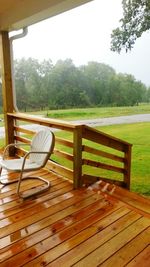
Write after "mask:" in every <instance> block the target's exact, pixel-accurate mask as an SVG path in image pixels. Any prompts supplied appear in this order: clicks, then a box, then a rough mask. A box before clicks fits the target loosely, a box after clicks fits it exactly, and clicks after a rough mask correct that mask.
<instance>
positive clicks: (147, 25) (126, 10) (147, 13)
mask: <svg viewBox="0 0 150 267" xmlns="http://www.w3.org/2000/svg"><path fill="white" fill-rule="evenodd" d="M122 7H123V18H122V19H121V20H120V23H121V26H120V28H119V27H118V28H116V29H114V30H113V32H112V35H111V38H112V40H111V50H112V51H117V52H119V53H120V51H121V49H122V48H125V50H126V52H127V51H128V50H131V49H132V47H133V45H134V44H135V41H136V39H137V38H139V37H141V35H142V33H143V32H145V31H148V30H149V29H150V0H122Z"/></svg>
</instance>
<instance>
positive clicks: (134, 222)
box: [0, 170, 150, 267]
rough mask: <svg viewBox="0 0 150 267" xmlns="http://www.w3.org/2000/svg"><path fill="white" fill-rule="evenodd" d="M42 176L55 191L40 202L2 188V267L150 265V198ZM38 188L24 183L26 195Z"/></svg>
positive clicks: (46, 174)
mask: <svg viewBox="0 0 150 267" xmlns="http://www.w3.org/2000/svg"><path fill="white" fill-rule="evenodd" d="M39 173H40V175H42V176H44V177H46V178H47V179H49V180H50V181H51V188H50V190H49V191H47V192H45V193H43V194H41V195H37V196H36V197H34V198H30V199H27V200H25V201H23V200H21V199H18V197H17V195H16V185H15V184H11V185H9V186H5V187H3V186H2V185H1V186H0V188H1V194H0V203H1V205H0V238H1V242H0V266H7V267H8V266H14V267H17V266H32V267H33V266H57V267H58V266H64V267H68V266H82V267H84V266H86V267H87V266H90V267H91V266H92V267H94V266H103V267H108V266H115V267H117V266H118V267H120V266H128V267H131V266H132V267H133V266H144V267H145V266H150V201H149V200H148V199H146V198H142V197H140V196H138V195H136V194H134V193H129V192H128V191H125V190H124V189H122V188H119V187H117V186H113V185H109V184H106V183H104V182H99V183H97V184H94V185H93V186H91V187H89V188H82V189H78V190H73V186H72V183H70V182H69V181H67V180H65V179H63V178H62V177H60V176H57V175H56V174H55V173H51V172H49V171H47V170H42V171H39ZM3 178H6V179H7V173H4V174H3ZM9 178H10V179H11V176H10V177H9ZM38 184H40V183H39V182H37V181H36V185H38ZM34 186H35V181H32V180H30V181H24V183H23V187H22V190H27V189H29V188H30V187H34Z"/></svg>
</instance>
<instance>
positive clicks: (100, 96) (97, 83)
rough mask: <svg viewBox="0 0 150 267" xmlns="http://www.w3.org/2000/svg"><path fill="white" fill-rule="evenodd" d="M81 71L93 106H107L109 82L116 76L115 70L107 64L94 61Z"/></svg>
mask: <svg viewBox="0 0 150 267" xmlns="http://www.w3.org/2000/svg"><path fill="white" fill-rule="evenodd" d="M81 71H82V73H83V75H84V78H85V81H86V87H85V89H86V92H87V95H88V96H89V99H90V102H91V104H92V105H104V104H106V102H107V101H108V99H107V94H108V90H109V89H108V85H109V81H110V79H111V78H112V77H113V76H114V75H115V70H114V69H113V68H111V67H110V66H108V65H106V64H103V63H98V62H94V61H92V62H89V63H88V64H87V65H86V66H82V68H81Z"/></svg>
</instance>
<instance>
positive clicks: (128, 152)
mask: <svg viewBox="0 0 150 267" xmlns="http://www.w3.org/2000/svg"><path fill="white" fill-rule="evenodd" d="M131 150H132V145H128V146H126V151H125V164H124V169H125V173H124V183H125V185H126V188H127V189H129V190H130V180H131Z"/></svg>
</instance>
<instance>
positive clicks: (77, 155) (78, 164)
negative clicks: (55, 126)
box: [73, 125, 82, 189]
mask: <svg viewBox="0 0 150 267" xmlns="http://www.w3.org/2000/svg"><path fill="white" fill-rule="evenodd" d="M73 143H74V149H73V156H74V161H73V184H74V188H75V189H76V188H79V187H81V186H82V126H80V125H79V126H77V127H76V128H75V129H74V140H73Z"/></svg>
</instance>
